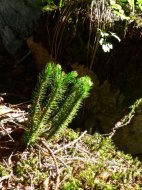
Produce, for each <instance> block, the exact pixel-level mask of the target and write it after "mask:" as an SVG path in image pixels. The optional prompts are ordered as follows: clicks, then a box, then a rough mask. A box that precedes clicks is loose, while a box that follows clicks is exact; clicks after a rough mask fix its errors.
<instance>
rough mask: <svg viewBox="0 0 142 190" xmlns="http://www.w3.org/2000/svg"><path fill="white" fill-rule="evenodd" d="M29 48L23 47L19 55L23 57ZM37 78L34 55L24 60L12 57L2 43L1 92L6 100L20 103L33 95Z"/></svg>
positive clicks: (0, 44) (0, 56)
mask: <svg viewBox="0 0 142 190" xmlns="http://www.w3.org/2000/svg"><path fill="white" fill-rule="evenodd" d="M28 51H29V50H28V48H25V47H23V48H22V49H21V52H19V56H20V57H21V58H22V57H24V55H25V54H27V53H28ZM36 78H37V71H36V65H35V62H34V60H33V57H32V55H31V54H30V55H28V56H27V57H26V58H25V59H24V60H23V61H21V62H19V61H18V59H17V60H16V58H14V57H12V56H11V55H9V54H8V52H7V51H6V50H5V49H4V46H3V44H2V43H0V81H1V82H0V92H1V93H2V94H5V93H7V95H6V94H5V95H4V99H5V101H7V100H8V102H9V101H10V102H11V103H16V102H17V103H18V102H21V101H25V100H27V99H29V98H30V97H31V94H32V92H33V89H34V87H35V83H36Z"/></svg>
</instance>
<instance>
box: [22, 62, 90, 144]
mask: <svg viewBox="0 0 142 190" xmlns="http://www.w3.org/2000/svg"><path fill="white" fill-rule="evenodd" d="M77 76H78V75H77V72H75V71H73V72H70V73H68V74H66V73H65V72H64V71H62V69H61V66H60V65H58V64H55V63H49V64H47V67H46V68H45V70H44V72H43V73H42V74H41V75H40V76H39V82H38V85H37V88H36V90H35V94H34V100H33V105H32V107H31V113H30V116H29V124H28V129H27V131H26V134H25V138H26V144H27V146H29V145H32V144H35V142H36V141H37V140H38V138H39V136H40V135H42V134H43V133H45V132H46V134H47V139H50V138H51V137H53V135H54V134H55V133H56V132H57V131H58V130H59V129H63V128H65V127H67V126H68V124H69V123H70V122H71V121H72V119H73V118H74V116H75V115H76V113H77V111H78V109H79V107H80V106H81V103H82V100H83V99H84V98H86V97H87V96H88V94H89V90H90V89H91V87H92V84H93V83H92V82H91V80H90V78H89V77H88V76H85V77H81V78H77Z"/></svg>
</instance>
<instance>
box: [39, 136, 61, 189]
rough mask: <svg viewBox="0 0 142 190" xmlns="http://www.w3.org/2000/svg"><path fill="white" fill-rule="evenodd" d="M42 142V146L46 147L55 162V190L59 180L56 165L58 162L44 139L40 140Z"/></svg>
mask: <svg viewBox="0 0 142 190" xmlns="http://www.w3.org/2000/svg"><path fill="white" fill-rule="evenodd" d="M41 142H42V144H43V145H44V147H46V148H47V150H48V152H49V153H50V155H51V156H52V158H53V160H54V163H55V167H56V184H55V190H58V187H59V181H60V178H59V174H60V172H59V167H58V163H57V159H56V157H55V154H54V153H53V151H52V150H51V149H50V148H49V147H48V145H47V144H46V142H45V141H44V140H42V141H41Z"/></svg>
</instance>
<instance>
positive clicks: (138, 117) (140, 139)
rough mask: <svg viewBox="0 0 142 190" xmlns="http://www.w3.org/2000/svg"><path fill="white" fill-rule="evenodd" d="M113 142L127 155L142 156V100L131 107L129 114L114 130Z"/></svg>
mask: <svg viewBox="0 0 142 190" xmlns="http://www.w3.org/2000/svg"><path fill="white" fill-rule="evenodd" d="M113 141H114V143H115V144H116V145H117V147H118V148H119V149H121V150H124V151H125V152H127V153H131V154H134V155H135V154H136V155H138V154H142V99H139V100H137V101H136V102H135V103H134V105H132V106H131V111H130V113H129V114H128V115H127V116H125V119H124V120H123V121H122V123H121V125H120V127H119V128H118V129H117V130H116V132H115V134H114V136H113Z"/></svg>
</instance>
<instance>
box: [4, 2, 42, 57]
mask: <svg viewBox="0 0 142 190" xmlns="http://www.w3.org/2000/svg"><path fill="white" fill-rule="evenodd" d="M39 17H40V7H36V5H35V0H0V36H1V38H2V41H3V44H4V46H5V48H6V49H7V51H8V52H9V53H10V54H12V55H14V54H15V53H16V52H17V50H18V49H19V48H20V47H21V46H22V44H23V41H24V40H25V39H26V38H27V37H29V36H30V35H31V34H32V33H33V32H34V31H35V30H36V26H37V21H38V19H39Z"/></svg>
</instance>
